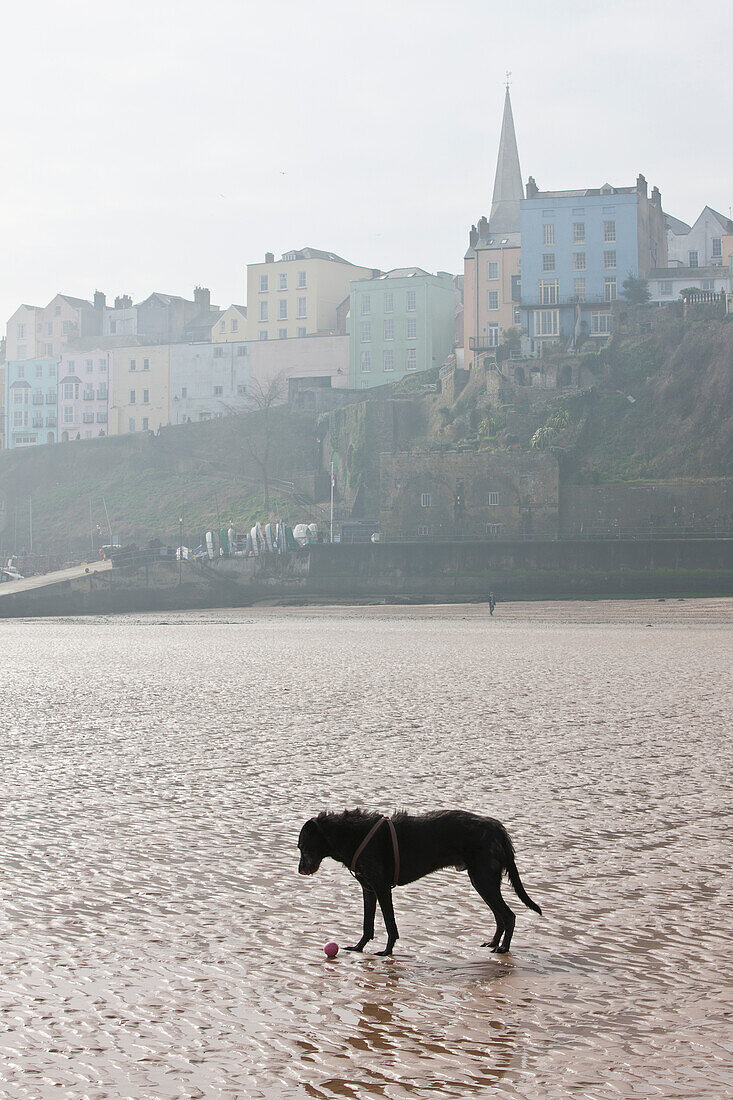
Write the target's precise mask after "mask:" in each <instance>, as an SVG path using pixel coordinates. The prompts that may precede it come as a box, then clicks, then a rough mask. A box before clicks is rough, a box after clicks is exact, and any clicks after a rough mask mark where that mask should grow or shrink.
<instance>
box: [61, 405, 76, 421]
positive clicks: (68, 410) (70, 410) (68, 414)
mask: <svg viewBox="0 0 733 1100" xmlns="http://www.w3.org/2000/svg"><path fill="white" fill-rule="evenodd" d="M63 411H64V424H73V423H74V406H73V405H64V410H63Z"/></svg>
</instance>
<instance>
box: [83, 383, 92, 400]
mask: <svg viewBox="0 0 733 1100" xmlns="http://www.w3.org/2000/svg"><path fill="white" fill-rule="evenodd" d="M84 400H85V401H93V400H94V386H92V385H88V386H85V387H84Z"/></svg>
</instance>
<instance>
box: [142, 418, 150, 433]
mask: <svg viewBox="0 0 733 1100" xmlns="http://www.w3.org/2000/svg"><path fill="white" fill-rule="evenodd" d="M149 423H150V421H149V420H148V418H147V416H144V417H143V426H142V430H143V431H144V432H147V431H148V424H149Z"/></svg>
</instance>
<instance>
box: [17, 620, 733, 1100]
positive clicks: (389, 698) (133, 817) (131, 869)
mask: <svg viewBox="0 0 733 1100" xmlns="http://www.w3.org/2000/svg"><path fill="white" fill-rule="evenodd" d="M732 622H733V601H731V600H704V601H692V600H685V601H677V600H667V601H664V602H659V601H654V600H644V601H628V602H627V601H598V602H588V603H556V604H550V603H523V604H502V603H500V604H499V605H498V607H497V611H496V614H495V615H494V617H493V619H489V616H488V614H487V610H486V606H485V605H464V606H455V605H453V606H428V607H413V606H389V607H384V606H382V607H380V606H369V607H348V608H336V607H327V608H314V607H304V608H284V607H257V608H254V609H253V608H247V609H238V610H223V611H222V610H220V611H211V612H197V613H185V614H184V613H180V614H166V615H164V616H162V615H158V616H155V615H147V616H146V615H138V616H120V617H114V618H112V617H110V618H109V619H107V618H105V619H102V618H100V619H67V620H62V621H60V620H36V621H25V622H23V621H16V620H14V621H9V622H2V623H0V646H1V647H2V649H1V652H2V654H3V657H2V665H1V666H0V692H1V696H0V697H1V699H2V703H1V708H2V717H3V722H2V728H1V730H0V739H1V741H2V758H3V765H4V775H3V778H4V784H3V787H4V801H3V814H2V819H1V820H2V838H1V839H2V843H1V844H0V891H1V893H0V896H1V899H2V901H1V904H0V937H1V939H2V945H3V946H2V950H1V951H0V1055H1V1056H0V1095H2V1097H3V1098H5V1097H8V1098H16V1097H18V1098H21V1097H22V1098H32V1100H38V1098H45V1097H46V1096H49V1097H50V1096H54V1097H57V1096H62V1097H69V1098H73V1100H81V1098H87V1097H88V1098H90V1100H91V1098H94V1100H97V1098H100V1100H101V1098H102V1097H104V1098H109V1097H128V1096H129V1097H135V1098H137V1097H142V1098H150V1100H159V1098H166V1097H207V1098H208V1097H253V1098H258V1097H263V1098H271V1097H279V1096H282V1097H289V1096H293V1097H301V1096H302V1097H347V1096H352V1097H359V1098H361V1097H395V1098H398V1097H433V1096H435V1097H467V1096H495V1095H496V1096H504V1095H506V1096H515V1097H517V1096H518V1097H523V1098H524V1097H527V1098H537V1100H545V1098H549V1100H552V1098H555V1097H557V1098H558V1100H559V1098H561V1097H567V1096H578V1097H588V1098H590V1100H595V1098H606V1097H609V1098H610V1097H627V1096H628V1097H664V1098H667V1097H685V1098H688V1100H689V1098H692V1097H694V1098H704V1100H707V1098H713V1097H715V1098H716V1100H717V1098H719V1097H726V1096H733V1081H732V1079H731V1074H730V1064H731V1058H730V1054H731V1049H730V1007H731V1006H730V988H731V978H733V965H732V964H731V962H730V930H731V916H730V914H731V902H732V901H733V897H732V896H731V895H732V894H733V883H732V877H731V861H732V857H731V845H730V836H731V824H732V823H733V822H732V820H731V818H732V817H733V813H732V811H731V798H730V775H731V749H730V725H731V722H730V719H731V709H732V708H731V681H730V665H731V660H730V654H731V639H732V635H733V630H732V629H731V624H732ZM648 624H651V628H650V626H649V625H648ZM356 804H362V805H365V806H368V807H373V808H377V809H381V810H384V811H389V810H391V809H393V808H402V807H404V808H407V809H410V810H413V811H420V810H424V809H430V808H440V807H451V806H462V807H465V808H467V809H472V810H475V811H477V812H481V813H487V814H491V815H493V816H496V817H499V818H501V819H502V820H503V821H504V822H505V823H506V825H507V826H508V828H509V829H510V832H511V833H512V836H513V838H514V841H515V845H516V848H517V864H518V867H519V870H520V872H521V874H522V878H523V880H524V883H525V886H526V887H527V890H528V892H529V893H530V894H531V895H532V897H534V898H535V900H537V901H538V902H539V903H540V904H541V905H542V907H543V910H544V915H543V916H542V917H539V916H537V915H536V914H534V913H531V912H529V911H528V910H526V909H525V908H524V907H523V906H522V905H521V903H520V902H519V901H518V899H517V898H516V897H515V896H514V894H513V892H512V890H511V888H510V887H509V886H508V885H507V886H505V888H504V895H505V897H506V899H507V901H508V902H509V904H510V905H511V906H512V908H513V909H514V911H515V912H516V913H517V928H516V932H515V937H514V941H513V945H512V951H511V953H510V954H509V955H508V956H495V955H491V954H490V953H488V952H487V951H485V950H482V949H481V947H480V946H479V945H480V944H481V942H482V941H483V940H485V939H487V938H488V935H487V934H490V933H491V932H492V931H493V921H492V918H491V914H490V913H489V911H488V910H487V909H486V907H485V906H484V905H483V903H482V902H481V900H480V899H479V897H478V896H477V895H476V894H475V893H474V892H473V890H472V889H471V887H470V884H469V882H468V880H467V876H466V875H465V874H462V873H458V872H456V871H444V872H440V873H439V874H437V875H434V876H432V877H431V878H429V879H426V880H423V881H422V882H420V883H416V884H413V885H412V886H409V887H405V888H403V889H399V890H397V891H395V909H396V916H397V922H398V925H399V929H400V935H401V939H400V940H399V942H398V944H397V946H396V949H395V955H394V957H393V958H392V959H381V958H377V957H376V956H374V955H373V954H371V953H367V954H365V955H363V956H354V955H351V954H349V953H346V952H344V951H342V952H340V953H339V955H338V956H337V958H335V959H333V960H327V959H326V958H325V956H324V955H323V952H322V945H323V943H324V942H325V941H326V940H327V939H335V940H337V941H338V942H339V943H341V944H342V945H343V944H345V943H350V942H354V940H355V939H356V938H357V936H358V933H359V930H360V920H361V913H360V910H361V900H360V891H359V889H358V886H357V884H356V883H355V882H354V881H353V879H352V878H351V877H350V876H349V874H348V872H347V871H346V870H345V869H344V868H342V867H339V866H337V865H336V864H334V863H332V862H328V863H326V864H324V865H323V867H322V869H321V871H320V872H319V874H318V875H316V876H315V877H314V878H312V879H303V878H300V877H299V876H298V875H297V873H296V867H297V850H296V848H295V844H296V841H297V834H298V829H299V827H300V824H301V823H302V821H303V820H305V818H307V817H308V816H310V815H311V814H312V813H315V812H317V811H318V810H319V809H321V808H326V807H329V808H334V809H340V808H343V807H345V806H352V805H356ZM384 938H385V937H384V930H383V927H382V925H381V921H380V920H379V918H378V921H377V939H376V941H375V943H374V944H373V945H371V947H370V951H373V950H377V949H378V948H381V947H382V946H383V945H384Z"/></svg>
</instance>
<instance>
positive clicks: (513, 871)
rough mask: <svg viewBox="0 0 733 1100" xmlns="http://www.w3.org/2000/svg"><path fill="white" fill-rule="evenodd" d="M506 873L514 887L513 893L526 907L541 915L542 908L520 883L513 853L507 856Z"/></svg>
mask: <svg viewBox="0 0 733 1100" xmlns="http://www.w3.org/2000/svg"><path fill="white" fill-rule="evenodd" d="M506 873H507V874H508V875H509V881H510V882H511V884H512V886H513V887H514V893H515V894H516V895H517V897H518V898H519V900H520V901H523V902H524V904H525V905H526V906H527V908H528V909H534V911H535V913H539V914H540V916H542V910H541V909H540V907H539V905H537V903H536V902H534V901H532V899H531V897H530V896H529V894H528V893H527V891H526V890H525V889H524V886H523V885H522V880H521V878H520V877H519V871H518V870H517V865H516V863H515V862H514V856H513V855H511V856H509V858H508V859H507V864H506Z"/></svg>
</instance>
